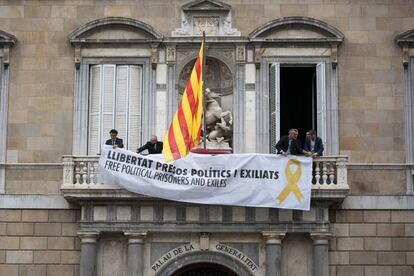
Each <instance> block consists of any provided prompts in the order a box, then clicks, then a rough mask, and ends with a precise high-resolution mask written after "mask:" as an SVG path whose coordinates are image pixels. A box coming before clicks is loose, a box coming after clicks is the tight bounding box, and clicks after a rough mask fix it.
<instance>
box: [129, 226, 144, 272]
mask: <svg viewBox="0 0 414 276" xmlns="http://www.w3.org/2000/svg"><path fill="white" fill-rule="evenodd" d="M124 235H125V236H126V237H127V239H128V257H127V258H128V274H127V275H128V276H143V275H144V240H145V237H146V236H147V233H146V232H142V231H141V232H133V231H127V232H124Z"/></svg>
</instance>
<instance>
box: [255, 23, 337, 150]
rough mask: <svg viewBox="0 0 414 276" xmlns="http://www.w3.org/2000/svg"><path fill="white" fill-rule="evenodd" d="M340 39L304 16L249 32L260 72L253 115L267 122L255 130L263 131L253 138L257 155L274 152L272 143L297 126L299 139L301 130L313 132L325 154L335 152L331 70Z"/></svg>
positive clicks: (333, 31)
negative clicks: (316, 134)
mask: <svg viewBox="0 0 414 276" xmlns="http://www.w3.org/2000/svg"><path fill="white" fill-rule="evenodd" d="M343 37H344V36H343V34H342V33H341V32H340V31H338V30H337V29H336V28H334V27H332V26H330V25H328V24H326V23H324V22H322V21H319V20H315V19H312V18H307V17H285V18H281V19H277V20H273V21H271V22H268V23H267V24H265V25H263V26H261V27H259V28H257V29H256V30H254V31H253V32H252V33H250V35H249V39H250V41H251V43H253V45H254V47H255V53H254V54H255V57H254V60H255V63H256V65H257V66H256V67H257V68H258V69H257V70H259V71H260V72H258V73H257V74H256V76H260V78H259V79H256V84H260V87H261V91H260V92H259V93H258V94H257V99H256V102H257V104H258V106H257V109H256V110H257V113H258V114H257V116H258V117H259V118H268V122H269V123H268V124H262V125H260V126H258V127H259V129H258V132H259V133H263V135H261V136H259V139H258V140H256V145H257V149H258V151H259V152H274V151H275V149H274V146H275V143H276V142H277V140H278V139H279V138H280V137H281V136H282V135H287V131H288V130H289V129H290V128H298V129H299V132H300V133H299V134H300V136H299V137H301V138H302V140H304V138H305V137H304V134H305V132H306V131H308V130H310V129H316V130H317V132H318V135H319V136H320V137H321V138H322V139H323V141H324V143H325V154H338V152H339V146H338V141H339V138H338V91H337V78H336V75H337V72H336V66H337V47H338V46H339V44H340V43H341V42H342V40H343ZM259 68H260V69H259ZM266 99H268V100H266ZM301 134H302V136H301Z"/></svg>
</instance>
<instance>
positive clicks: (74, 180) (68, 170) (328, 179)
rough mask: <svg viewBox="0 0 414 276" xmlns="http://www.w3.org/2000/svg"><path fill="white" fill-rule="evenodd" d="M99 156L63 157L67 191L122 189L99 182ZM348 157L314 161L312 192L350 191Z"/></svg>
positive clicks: (64, 182)
mask: <svg viewBox="0 0 414 276" xmlns="http://www.w3.org/2000/svg"><path fill="white" fill-rule="evenodd" d="M98 160H99V156H72V155H66V156H64V157H63V184H62V187H61V188H62V190H65V189H89V190H90V189H95V190H99V189H122V188H121V187H119V186H118V185H109V184H102V183H99V182H98V171H97V168H98ZM347 163H348V157H347V156H323V157H319V158H315V159H314V160H313V176H312V190H348V189H349V186H348V181H347Z"/></svg>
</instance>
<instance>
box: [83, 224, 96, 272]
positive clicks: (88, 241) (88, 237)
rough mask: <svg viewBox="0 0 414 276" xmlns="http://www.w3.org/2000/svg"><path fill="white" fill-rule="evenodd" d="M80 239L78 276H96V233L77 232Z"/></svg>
mask: <svg viewBox="0 0 414 276" xmlns="http://www.w3.org/2000/svg"><path fill="white" fill-rule="evenodd" d="M78 236H79V238H80V239H81V258H80V276H96V241H97V239H98V237H99V232H97V231H79V232H78Z"/></svg>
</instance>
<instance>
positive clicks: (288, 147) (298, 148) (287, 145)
mask: <svg viewBox="0 0 414 276" xmlns="http://www.w3.org/2000/svg"><path fill="white" fill-rule="evenodd" d="M298 134H299V131H298V130H297V129H295V128H292V129H290V130H289V133H288V135H287V136H283V137H282V138H280V140H279V141H278V142H277V144H276V149H277V153H278V154H283V155H290V154H293V155H299V154H304V153H305V151H304V150H303V149H302V144H301V142H300V141H299V140H298Z"/></svg>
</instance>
